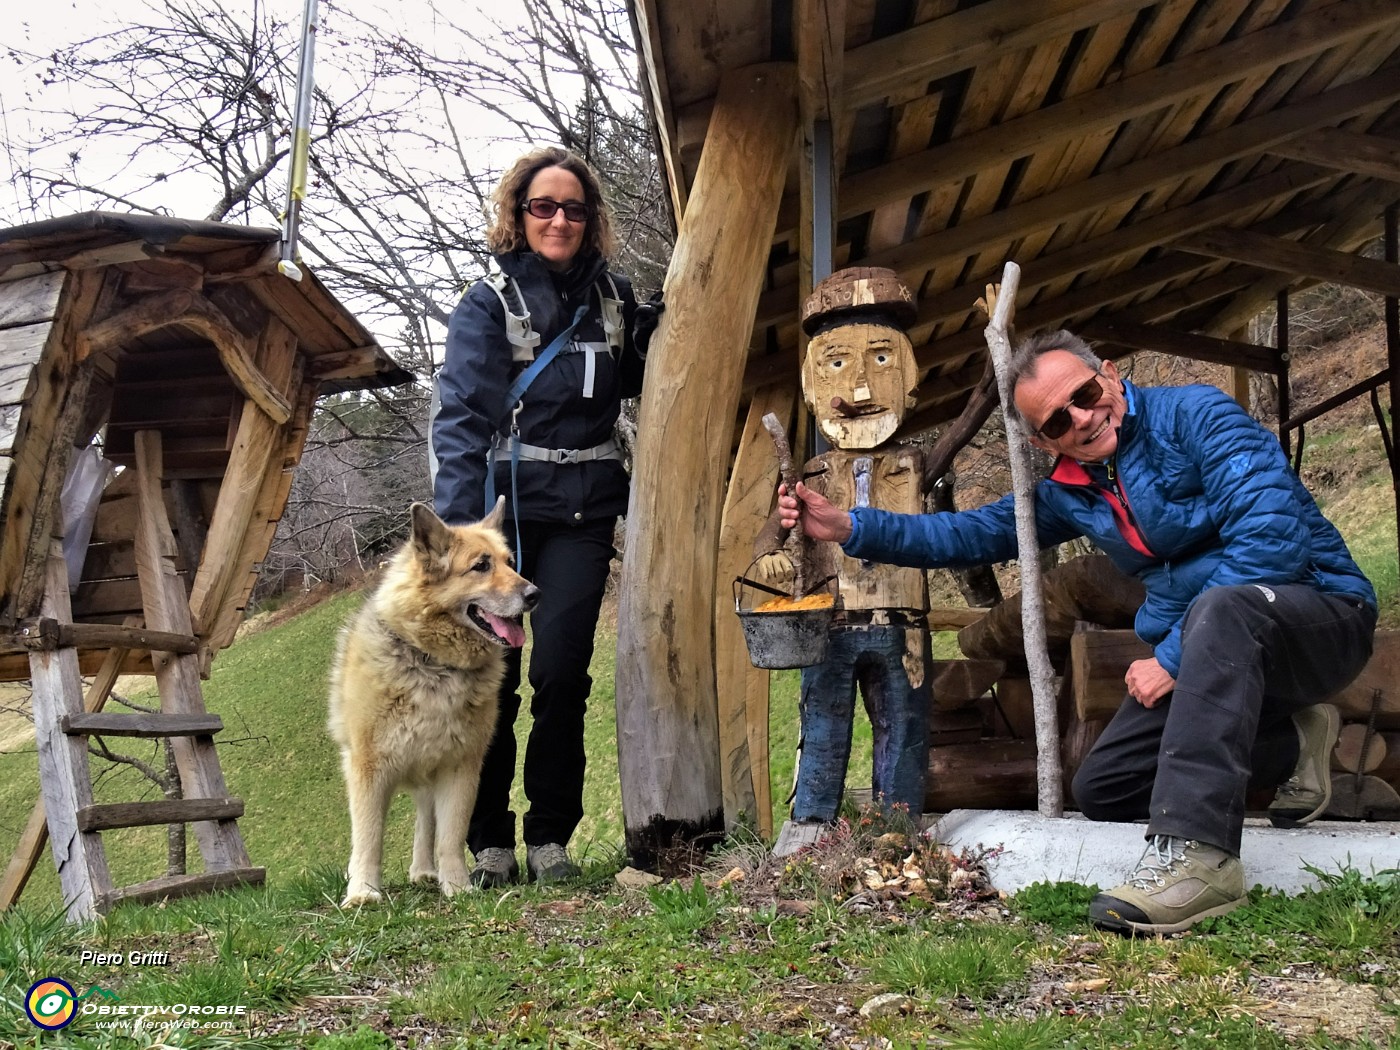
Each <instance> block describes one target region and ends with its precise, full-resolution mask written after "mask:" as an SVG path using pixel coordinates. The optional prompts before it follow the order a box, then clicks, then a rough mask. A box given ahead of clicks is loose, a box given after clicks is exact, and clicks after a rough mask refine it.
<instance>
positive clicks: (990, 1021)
mask: <svg viewBox="0 0 1400 1050" xmlns="http://www.w3.org/2000/svg"><path fill="white" fill-rule="evenodd" d="M1072 1034H1073V1026H1072V1023H1071V1022H1068V1021H1065V1020H1063V1019H1062V1018H1059V1017H1041V1018H1037V1019H1035V1020H1027V1019H1025V1018H1020V1017H1009V1018H996V1017H984V1018H983V1019H982V1023H981V1024H979V1025H976V1026H974V1027H971V1028H966V1029H964V1030H963V1031H961V1032H958V1033H956V1034H954V1035H949V1036H946V1037H944V1038H942V1039H940V1040H939V1041H938V1045H939V1046H942V1047H945V1048H947V1050H1051V1048H1052V1047H1063V1046H1070V1045H1073V1044H1072V1043H1071V1042H1070V1040H1071V1038H1072Z"/></svg>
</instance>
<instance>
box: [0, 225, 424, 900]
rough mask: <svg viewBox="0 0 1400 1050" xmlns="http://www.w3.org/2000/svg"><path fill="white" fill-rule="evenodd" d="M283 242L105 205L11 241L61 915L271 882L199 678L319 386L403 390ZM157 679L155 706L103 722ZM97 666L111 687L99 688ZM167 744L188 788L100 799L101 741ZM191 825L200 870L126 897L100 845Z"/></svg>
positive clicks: (8, 351)
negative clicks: (133, 676)
mask: <svg viewBox="0 0 1400 1050" xmlns="http://www.w3.org/2000/svg"><path fill="white" fill-rule="evenodd" d="M278 249H279V234H278V232H277V231H275V230H264V229H249V228H247V227H241V226H230V225H223V224H219V223H211V222H186V221H181V220H175V219H165V218H154V217H148V216H135V215H114V214H105V213H89V214H84V215H75V216H70V217H68V218H63V219H54V220H49V221H45V222H37V223H32V224H29V225H26V226H19V227H14V228H12V229H9V230H5V231H3V232H0V380H2V382H3V386H2V387H0V479H3V494H0V520H3V523H4V525H3V531H2V532H0V680H3V681H16V680H22V679H30V680H31V682H32V690H33V706H34V720H35V732H36V736H37V741H38V750H39V767H40V778H41V786H42V800H41V803H40V805H39V806H38V807H37V808H36V810H35V813H34V816H33V819H31V820H30V822H29V827H28V828H27V830H26V832H25V834H24V837H23V839H22V840H21V843H20V845H19V848H18V849H17V850H16V853H15V855H14V857H13V859H12V861H11V863H10V866H9V869H8V871H7V872H6V874H5V877H4V881H3V884H0V906H7V905H8V904H10V903H12V902H13V901H14V899H15V898H16V897H17V896H18V894H19V892H20V890H21V889H22V887H23V885H24V881H25V879H26V878H27V877H28V874H29V872H30V870H32V867H33V864H34V863H35V861H36V860H37V857H38V854H39V852H40V850H41V849H42V843H43V841H44V835H45V830H46V829H47V833H48V836H49V839H50V841H51V845H52V848H53V853H54V858H55V862H56V863H57V865H58V872H59V880H60V883H61V885H62V889H63V894H64V898H65V903H66V905H67V909H68V914H69V915H70V916H71V917H73V918H82V917H87V916H90V915H92V914H94V913H95V912H98V911H103V910H105V909H106V908H107V907H109V906H111V905H112V904H114V903H116V902H117V901H121V900H127V899H154V898H158V897H162V896H169V895H175V894H180V893H189V892H195V891H198V890H202V889H206V888H210V887H215V886H224V885H231V884H235V883H240V882H255V881H260V880H261V879H262V877H263V871H262V869H261V868H256V867H254V866H253V865H252V863H251V862H250V860H249V857H248V854H247V851H246V849H245V848H244V846H243V842H242V839H241V836H240V834H239V830H238V825H237V818H238V817H239V816H240V815H241V814H242V812H243V803H242V802H241V801H240V800H238V799H235V798H230V797H228V790H227V788H226V786H225V784H224V780H223V776H222V773H221V772H220V769H219V761H218V757H217V754H216V752H215V749H214V744H213V738H214V734H215V733H216V732H217V731H218V730H219V729H220V728H221V725H220V722H219V719H218V717H217V716H213V715H209V714H207V713H206V712H205V710H204V704H203V700H202V697H201V692H200V684H199V683H200V679H201V677H203V676H207V673H208V668H209V663H210V660H211V659H212V658H213V655H214V654H215V653H216V652H218V650H220V649H222V648H224V647H226V646H227V645H228V644H229V643H230V642H231V641H232V639H233V636H234V631H235V629H236V628H237V626H238V623H239V622H240V620H241V617H242V612H243V608H244V605H245V604H246V602H247V600H248V596H249V593H250V591H251V590H252V586H253V582H254V580H255V578H256V574H257V570H258V566H259V563H260V562H261V560H262V558H263V557H264V556H265V554H266V553H267V549H268V546H269V544H270V543H271V541H272V536H273V532H274V530H275V529H276V526H277V521H278V519H279V518H280V517H281V514H282V510H283V507H284V505H285V503H286V500H287V494H288V492H289V490H290V487H291V481H292V471H293V469H294V468H295V467H296V464H297V462H298V460H299V459H300V456H301V451H302V447H303V444H304V443H305V440H306V434H307V427H308V424H309V422H310V419H311V413H312V411H313V409H314V407H315V403H316V399H317V397H318V396H320V395H321V394H325V393H330V392H334V391H346V390H357V389H366V388H373V387H382V386H387V385H393V384H398V383H403V382H407V381H408V380H409V379H411V375H410V374H409V373H407V372H405V371H404V370H403V369H401V368H399V367H398V366H397V365H395V364H394V363H393V361H392V360H390V358H389V357H388V355H387V354H385V352H384V351H383V350H382V349H381V348H380V347H379V346H378V344H377V343H376V342H375V340H374V338H373V336H371V335H370V334H369V333H368V332H367V331H366V330H365V329H364V328H363V327H362V326H361V325H360V324H359V322H358V321H356V320H355V318H354V317H353V316H352V315H351V314H350V313H349V312H348V311H347V310H346V309H345V308H344V307H343V306H341V305H340V304H339V303H338V302H337V301H336V300H335V298H334V297H332V296H331V295H330V293H329V292H327V291H326V289H325V287H324V286H323V285H322V284H321V283H320V282H319V281H318V280H317V279H316V278H315V276H314V275H313V274H309V273H308V274H305V275H304V277H303V279H302V280H301V282H299V283H296V282H293V281H291V280H289V279H287V278H285V277H282V276H280V275H279V274H278V272H277V269H276V263H277V257H278ZM129 673H137V674H153V675H154V676H155V679H156V682H157V684H158V686H159V690H160V697H161V712H160V714H158V715H132V714H114V713H108V712H103V711H102V710H101V708H102V706H103V703H104V701H105V700H106V698H107V695H108V693H109V692H110V690H111V688H112V686H113V683H114V682H115V679H116V676H117V675H118V674H129ZM83 675H94V676H96V677H95V678H94V680H93V683H92V685H91V687H90V688H88V690H87V692H86V695H84V686H83V681H82V676H83ZM91 734H102V735H109V736H122V735H127V736H139V737H167V738H169V739H170V740H171V742H172V748H173V751H174V754H175V758H176V763H177V765H178V768H179V773H180V781H181V787H182V792H181V793H182V796H183V797H182V798H180V799H177V800H167V801H161V802H142V803H122V804H111V805H94V804H93V799H92V786H91V781H90V779H89V773H88V764H87V738H88V736H89V735H91ZM178 822H189V823H191V824H192V825H193V830H194V834H195V838H196V840H197V842H198V845H199V850H200V853H201V855H202V858H203V871H202V872H200V873H199V874H196V875H187V876H178V877H165V878H158V879H155V880H153V881H151V882H149V883H143V884H140V885H137V886H132V887H126V888H114V887H113V886H112V885H111V880H110V876H109V873H108V869H107V863H106V859H105V855H104V853H103V847H102V840H101V832H102V831H103V830H105V829H110V828H118V827H130V826H137V825H148V824H168V823H178Z"/></svg>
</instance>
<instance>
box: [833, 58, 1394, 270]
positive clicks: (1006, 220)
mask: <svg viewBox="0 0 1400 1050" xmlns="http://www.w3.org/2000/svg"><path fill="white" fill-rule="evenodd" d="M1396 98H1400V69H1387V70H1385V71H1383V72H1381V73H1376V74H1373V75H1372V76H1369V77H1364V78H1362V79H1360V80H1354V81H1352V82H1351V83H1349V84H1346V85H1344V86H1342V87H1339V88H1334V89H1332V90H1331V91H1327V92H1324V93H1323V94H1320V95H1315V96H1313V97H1311V98H1308V99H1305V100H1303V101H1302V102H1297V103H1294V104H1293V105H1291V106H1286V107H1283V108H1281V109H1276V110H1272V111H1270V112H1267V113H1264V114H1262V115H1260V116H1257V117H1254V118H1252V119H1250V120H1246V121H1243V122H1241V123H1239V124H1236V125H1234V126H1233V127H1229V128H1224V129H1222V130H1220V131H1216V132H1213V133H1211V134H1209V135H1204V136H1202V137H1200V138H1198V139H1193V140H1191V141H1189V142H1185V143H1182V144H1181V145H1180V146H1174V147H1172V148H1171V149H1167V150H1163V151H1162V152H1160V153H1157V154H1154V155H1152V156H1149V157H1145V158H1143V159H1142V160H1138V161H1133V162H1132V163H1130V164H1125V165H1124V166H1123V167H1121V168H1118V169H1116V170H1114V171H1109V172H1105V173H1103V174H1101V175H1096V176H1094V177H1092V178H1089V179H1085V180H1084V181H1082V182H1079V183H1076V184H1074V185H1071V186H1066V187H1064V188H1062V189H1059V190H1054V191H1052V192H1050V193H1047V194H1045V195H1044V196H1041V197H1037V198H1035V199H1034V200H1029V201H1026V202H1025V203H1023V204H1017V205H1013V206H1011V207H1009V208H1005V209H1003V210H1001V211H998V212H994V213H992V214H991V215H987V216H985V217H983V218H980V219H974V220H972V221H971V222H968V223H965V224H962V225H959V226H953V227H951V228H949V229H946V230H940V231H938V232H936V233H932V234H929V235H928V236H926V237H920V238H918V239H916V240H913V241H909V242H907V243H905V244H902V245H899V246H898V247H896V248H892V249H890V250H888V251H885V252H877V253H874V254H871V255H869V256H867V257H865V258H863V259H859V260H856V262H858V263H859V264H860V265H862V266H888V267H890V268H891V269H894V270H896V271H898V272H899V273H901V274H903V275H905V276H911V275H917V276H922V274H923V273H924V272H925V271H927V270H930V269H934V268H936V267H938V266H939V265H942V264H946V263H953V262H961V261H962V260H964V259H966V258H967V257H968V256H970V255H976V254H977V253H978V252H980V251H984V250H986V249H988V248H993V247H996V246H997V245H999V244H1001V243H1003V242H1006V241H1009V240H1012V239H1014V238H1016V237H1020V236H1024V235H1025V234H1027V233H1030V232H1032V231H1034V230H1040V229H1044V228H1046V227H1048V226H1055V225H1059V224H1060V223H1063V222H1065V221H1067V220H1068V219H1070V218H1072V217H1075V216H1079V215H1084V214H1086V213H1089V212H1093V211H1098V210H1100V209H1102V208H1103V207H1104V206H1105V205H1106V204H1109V203H1112V202H1114V201H1123V200H1129V199H1132V198H1134V197H1138V196H1140V195H1142V194H1143V193H1146V192H1147V191H1148V190H1152V189H1157V188H1160V187H1162V186H1165V185H1168V184H1170V183H1172V182H1175V181H1179V180H1180V179H1181V178H1183V177H1184V176H1186V175H1189V174H1191V173H1192V172H1196V171H1201V170H1203V169H1208V168H1212V167H1218V166H1220V165H1222V164H1225V163H1227V162H1229V161H1232V160H1238V159H1239V158H1241V157H1246V156H1250V155H1252V154H1255V153H1259V152H1261V151H1263V150H1267V149H1268V148H1269V147H1270V146H1272V145H1274V144H1276V143H1279V142H1282V141H1284V140H1286V139H1289V138H1293V137H1294V136H1296V135H1298V134H1299V133H1300V132H1302V131H1307V130H1311V129H1312V128H1315V127H1320V126H1322V125H1324V124H1331V123H1334V122H1336V121H1338V120H1344V119H1346V118H1348V117H1353V116H1356V115H1357V114H1359V113H1364V112H1366V111H1367V110H1370V109H1373V108H1375V107H1376V106H1379V105H1382V104H1385V103H1388V102H1391V101H1393V100H1394V99H1396Z"/></svg>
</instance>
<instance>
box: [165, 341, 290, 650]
mask: <svg viewBox="0 0 1400 1050" xmlns="http://www.w3.org/2000/svg"><path fill="white" fill-rule="evenodd" d="M269 324H270V325H271V326H272V327H271V329H270V330H269V332H268V333H267V340H268V341H270V342H272V343H275V344H277V350H278V352H279V353H280V354H283V355H286V356H291V355H292V353H293V351H294V348H295V345H296V343H295V338H294V337H293V335H292V333H291V331H290V330H289V329H288V328H287V327H286V325H284V324H282V322H281V321H279V320H277V319H276V318H270V319H269ZM274 356H276V355H274ZM284 422H285V421H284ZM283 437H284V427H283V425H282V423H278V422H277V421H276V420H274V419H272V418H271V417H270V416H268V415H267V413H265V412H263V411H261V410H260V409H259V408H258V407H257V406H255V405H254V404H253V403H252V402H251V401H250V402H245V403H244V406H243V413H242V416H241V418H240V419H239V421H238V433H237V435H236V436H235V438H234V443H233V450H232V451H231V452H230V453H229V461H228V468H227V469H226V470H225V471H224V478H223V482H222V483H221V484H220V486H219V498H218V500H217V502H216V503H215V504H214V514H213V517H212V519H211V520H210V522H209V533H208V536H207V537H206V539H205V541H204V549H203V552H202V554H201V556H200V559H199V570H198V571H197V572H196V573H195V577H194V584H193V586H192V588H191V590H190V609H191V610H192V612H193V615H194V623H195V626H196V629H197V631H198V632H199V634H200V635H201V637H203V638H204V639H206V640H209V639H210V636H211V634H212V632H213V630H214V626H215V624H216V623H217V622H218V619H219V617H220V616H221V615H222V614H223V612H224V611H225V607H226V605H227V603H228V601H229V599H230V597H231V596H232V594H233V592H234V590H235V589H236V586H237V584H238V582H239V581H240V580H241V578H242V575H243V573H244V572H245V571H246V570H247V564H246V563H244V562H243V561H242V560H241V559H240V557H239V555H240V553H241V552H242V549H243V541H244V539H245V537H246V536H247V535H248V531H249V529H250V527H252V525H253V522H254V518H255V516H256V515H255V511H256V508H257V504H258V495H259V493H260V492H261V490H262V486H263V483H264V480H265V479H266V477H267V475H268V473H269V472H270V471H275V470H277V469H278V468H279V467H280V459H281V455H282V447H283Z"/></svg>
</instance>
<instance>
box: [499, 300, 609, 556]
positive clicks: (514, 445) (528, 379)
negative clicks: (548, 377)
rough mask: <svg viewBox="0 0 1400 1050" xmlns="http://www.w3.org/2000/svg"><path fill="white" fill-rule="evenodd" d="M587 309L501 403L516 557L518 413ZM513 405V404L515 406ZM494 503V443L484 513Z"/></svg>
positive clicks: (519, 378) (577, 313)
mask: <svg viewBox="0 0 1400 1050" xmlns="http://www.w3.org/2000/svg"><path fill="white" fill-rule="evenodd" d="M587 312H588V304H587V303H586V302H585V303H582V304H581V305H580V306H579V308H578V309H577V310H575V311H574V319H573V320H572V321H570V322H569V327H568V328H565V329H564V330H563V331H562V332H560V333H559V334H558V335H556V336H555V337H554V340H553V341H552V342H551V343H550V344H549V345H548V346H547V347H545V348H544V352H543V353H542V354H540V356H539V357H537V358H535V360H534V363H532V364H531V365H530V367H529V368H527V369H525V371H523V372H521V373H520V374H519V375H518V376H516V377H515V382H514V383H512V384H511V385H510V389H509V390H507V391H506V400H505V404H504V405H503V406H502V411H503V412H510V413H511V425H510V437H511V442H510V509H511V515H512V516H513V517H514V518H515V556H516V557H517V558H523V557H524V555H523V554H522V553H521V550H520V547H521V544H520V503H519V492H520V486H519V485H518V484H517V483H516V475H517V470H518V468H519V466H520V426H519V424H518V422H517V421H516V419H515V416H516V415H517V414H519V412H520V408H521V405H522V401H521V398H523V397H524V396H525V391H526V390H527V389H529V387H530V384H531V383H533V382H534V381H535V379H536V377H537V376H538V375H539V374H540V373H541V372H543V371H544V368H545V366H546V365H547V364H549V362H551V361H553V360H554V359H555V357H557V356H558V355H559V351H560V350H562V349H564V345H565V344H566V343H568V341H569V338H570V337H571V336H572V335H573V334H574V329H575V328H577V327H578V326H579V322H581V321H582V320H583V315H584V314H586V313H587ZM511 406H514V408H512V407H511ZM495 505H496V449H495V447H494V445H493V447H492V448H490V449H489V450H487V453H486V508H485V509H484V510H483V511H482V514H483V515H484V514H489V513H491V508H492V507H494V506H495Z"/></svg>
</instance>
